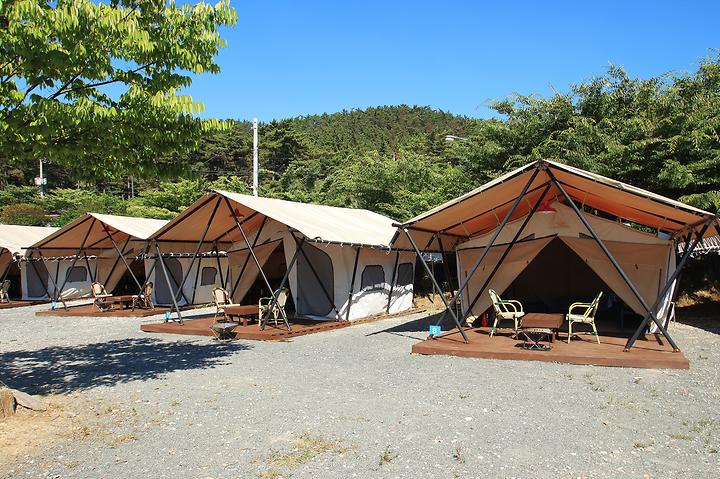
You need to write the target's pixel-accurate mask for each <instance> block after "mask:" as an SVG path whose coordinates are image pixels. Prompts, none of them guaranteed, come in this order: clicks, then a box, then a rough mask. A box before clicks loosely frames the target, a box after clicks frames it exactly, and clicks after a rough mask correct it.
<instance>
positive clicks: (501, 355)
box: [412, 342, 690, 369]
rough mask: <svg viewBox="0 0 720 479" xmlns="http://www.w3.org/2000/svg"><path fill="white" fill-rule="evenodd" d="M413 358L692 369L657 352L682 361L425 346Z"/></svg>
mask: <svg viewBox="0 0 720 479" xmlns="http://www.w3.org/2000/svg"><path fill="white" fill-rule="evenodd" d="M412 353H413V354H422V355H425V356H457V357H464V358H478V359H498V360H514V361H540V362H548V363H564V364H577V365H583V366H605V367H623V368H640V369H690V361H689V360H688V359H687V358H686V357H685V355H683V354H682V353H681V352H678V353H674V352H670V351H668V352H658V354H660V355H670V354H671V355H673V356H676V355H679V356H680V357H679V358H673V359H665V358H662V359H661V358H657V359H655V358H653V359H645V358H637V357H633V356H632V352H628V353H622V354H623V355H627V357H623V358H622V359H618V358H616V357H592V358H590V357H583V356H577V355H554V356H543V354H544V353H543V352H542V351H523V352H520V351H512V352H499V351H468V350H465V349H462V348H452V349H450V348H448V349H442V350H439V349H436V348H434V347H429V346H427V345H424V342H423V343H419V344H415V345H413V347H412Z"/></svg>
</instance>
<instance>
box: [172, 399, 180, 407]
mask: <svg viewBox="0 0 720 479" xmlns="http://www.w3.org/2000/svg"><path fill="white" fill-rule="evenodd" d="M170 405H171V406H179V405H180V401H178V400H177V399H173V400H172V401H170Z"/></svg>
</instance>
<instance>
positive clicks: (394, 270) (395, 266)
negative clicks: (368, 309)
mask: <svg viewBox="0 0 720 479" xmlns="http://www.w3.org/2000/svg"><path fill="white" fill-rule="evenodd" d="M399 260H400V250H398V251H397V252H396V253H395V263H394V264H393V274H392V279H391V280H390V293H388V302H387V307H386V308H385V314H389V313H390V304H391V303H392V294H393V290H394V289H395V280H396V279H397V272H398V271H397V268H398V261H399Z"/></svg>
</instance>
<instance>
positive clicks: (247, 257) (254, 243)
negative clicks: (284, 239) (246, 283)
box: [228, 216, 267, 298]
mask: <svg viewBox="0 0 720 479" xmlns="http://www.w3.org/2000/svg"><path fill="white" fill-rule="evenodd" d="M266 222H267V216H265V217H263V220H262V223H260V228H258V230H257V233H255V239H253V244H252V247H253V248H254V247H255V246H256V245H257V242H258V239H259V238H260V233H262V230H263V228H264V227H265V223H266ZM249 262H250V253H249V252H248V255H247V256H246V257H245V261H244V262H243V265H242V268H240V274H239V275H238V277H237V280H236V281H235V286H233V287H232V291H230V297H231V298H232V297H233V296H235V291H236V290H237V287H238V285H239V284H240V278H242V276H243V274H244V273H245V269H246V268H247V265H248V263H249ZM229 263H230V254H229V253H228V264H229Z"/></svg>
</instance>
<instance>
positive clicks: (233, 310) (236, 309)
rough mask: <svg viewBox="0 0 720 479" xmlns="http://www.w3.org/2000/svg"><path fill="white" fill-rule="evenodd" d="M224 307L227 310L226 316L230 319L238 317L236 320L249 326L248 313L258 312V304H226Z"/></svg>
mask: <svg viewBox="0 0 720 479" xmlns="http://www.w3.org/2000/svg"><path fill="white" fill-rule="evenodd" d="M223 309H224V310H225V317H226V318H228V319H230V320H232V319H233V318H237V321H236V322H238V323H242V325H243V326H247V323H248V318H247V316H248V315H253V314H254V315H257V314H258V306H257V305H256V304H248V305H242V304H237V305H234V306H225V308H223Z"/></svg>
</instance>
